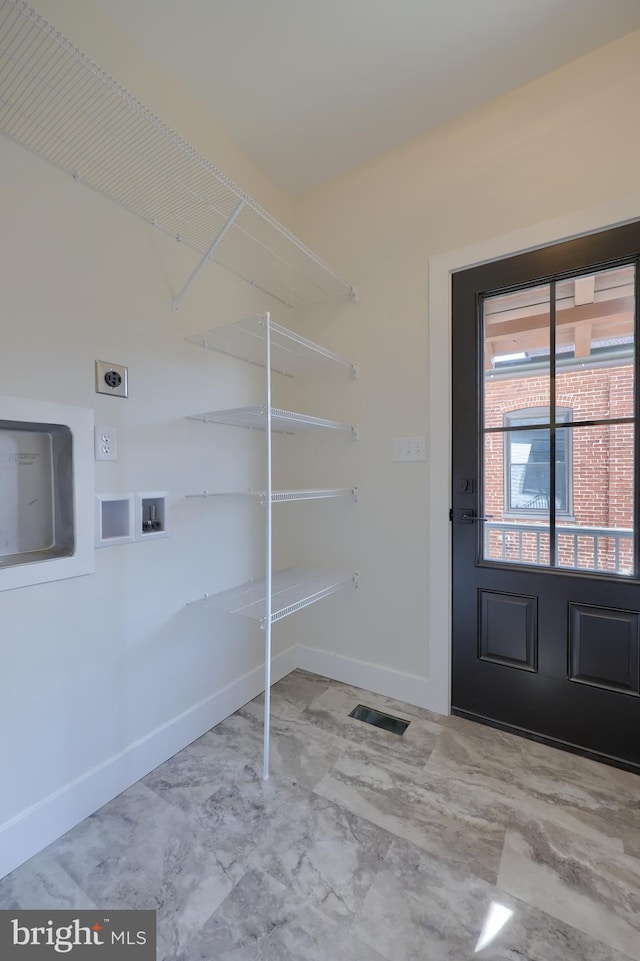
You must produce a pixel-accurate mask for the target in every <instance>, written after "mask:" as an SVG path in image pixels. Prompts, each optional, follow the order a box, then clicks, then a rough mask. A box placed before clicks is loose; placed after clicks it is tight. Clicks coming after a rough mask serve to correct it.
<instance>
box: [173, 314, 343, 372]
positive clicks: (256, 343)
mask: <svg viewBox="0 0 640 961" xmlns="http://www.w3.org/2000/svg"><path fill="white" fill-rule="evenodd" d="M269 326H270V330H271V369H272V370H275V371H277V372H278V373H280V374H286V375H287V376H289V377H296V376H297V375H299V374H310V373H323V372H326V371H331V370H340V369H344V368H346V369H348V370H351V371H352V373H353V374H354V375H355V374H356V372H357V365H356V364H355V363H353V362H352V361H349V360H346V358H344V357H341V356H340V355H339V354H334V353H333V352H332V351H330V350H327V349H326V348H325V347H321V346H320V345H319V344H315V343H314V342H313V341H312V340H307V338H306V337H302V336H301V335H300V334H296V333H295V332H294V331H292V330H288V329H287V328H286V327H281V326H280V324H274V323H273V321H271V322H270V324H269ZM266 330H267V326H266V320H265V318H264V317H263V316H258V317H249V318H247V319H246V320H239V321H236V322H235V323H232V324H225V325H224V326H222V327H213V328H211V329H210V330H204V331H202V332H201V333H198V334H192V335H191V336H190V337H186V338H185V340H188V341H189V342H190V343H193V344H198V345H199V346H200V347H207V348H209V349H210V350H216V351H219V352H220V353H222V354H229V355H231V356H232V357H239V358H240V359H241V360H246V361H247V362H248V363H250V364H257V365H258V366H260V367H264V366H265V338H266Z"/></svg>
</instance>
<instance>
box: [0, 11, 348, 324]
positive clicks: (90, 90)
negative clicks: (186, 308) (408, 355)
mask: <svg viewBox="0 0 640 961" xmlns="http://www.w3.org/2000/svg"><path fill="white" fill-rule="evenodd" d="M0 131H2V132H3V133H5V134H6V135H7V136H8V137H11V138H12V139H13V140H15V141H17V142H18V143H20V144H22V145H24V146H25V147H28V148H29V149H31V150H33V151H35V153H37V154H39V155H40V156H41V157H43V158H45V159H46V160H49V161H50V162H51V163H54V164H55V165H56V166H58V167H60V168H62V169H63V170H65V171H67V172H68V173H70V174H71V175H72V176H73V177H74V179H75V180H77V181H79V182H81V183H84V184H86V185H88V186H89V187H92V188H93V189H94V190H97V191H98V192H99V193H101V194H103V195H104V196H106V197H108V198H110V199H111V200H113V201H115V202H116V203H118V204H120V205H121V206H122V207H125V208H126V209H127V210H129V211H131V212H132V213H134V214H136V215H137V216H139V217H142V218H143V220H146V221H147V222H149V223H151V224H153V225H154V226H156V227H158V229H160V230H163V231H165V232H166V233H168V234H170V235H171V236H173V237H176V238H177V239H179V240H180V241H181V242H182V243H184V244H186V245H187V246H189V247H191V248H193V250H195V251H198V253H200V254H201V255H202V257H203V260H202V261H201V263H200V264H199V265H198V267H197V268H196V271H197V270H198V269H199V267H200V266H202V265H203V263H204V262H205V260H208V259H210V260H214V261H215V262H216V263H218V264H220V265H221V266H223V267H226V268H227V269H228V270H230V271H232V272H233V273H235V274H237V275H238V276H240V277H243V278H244V279H245V280H247V281H249V282H250V283H251V284H253V285H254V286H255V287H258V288H259V289H260V290H263V291H266V292H267V293H269V294H271V295H272V296H273V297H275V298H276V299H277V300H279V301H281V302H282V303H284V304H287V305H288V306H292V307H299V306H304V305H305V304H310V303H316V302H319V301H322V300H325V299H328V298H331V297H336V296H339V295H344V294H348V293H351V294H352V295H354V294H355V291H354V288H353V287H352V286H351V284H349V283H348V282H347V281H346V280H344V279H343V278H342V277H341V276H340V275H339V274H338V273H337V272H336V271H335V270H334V269H333V268H332V267H330V266H329V265H328V264H326V263H325V262H324V261H323V260H321V258H320V257H318V256H317V255H316V254H314V253H313V251H311V250H310V249H309V248H308V247H306V246H305V245H304V244H303V243H302V242H301V241H300V240H299V239H298V238H297V237H295V236H294V234H292V233H291V232H290V231H289V230H287V228H286V227H284V226H283V225H282V224H281V223H279V222H278V221H277V220H275V219H274V218H273V217H272V216H271V215H270V214H269V213H267V211H266V210H264V209H263V208H262V207H261V206H260V205H259V204H258V203H256V201H255V200H253V199H252V198H251V197H250V196H249V195H248V194H246V193H244V192H243V191H242V190H240V188H239V187H237V186H236V185H235V184H234V183H233V182H232V181H231V180H229V178H228V177H226V176H225V175H224V174H223V173H222V172H221V171H220V170H218V169H217V167H215V166H214V165H213V164H212V163H211V162H210V161H209V160H207V159H206V158H205V157H204V156H202V155H201V154H200V153H198V152H197V151H196V150H195V149H194V148H193V147H191V146H190V145H189V144H188V143H187V142H186V141H184V140H183V139H182V138H181V137H180V136H179V135H178V134H177V133H175V132H174V131H173V130H171V128H170V127H168V126H167V125H166V124H165V123H163V122H162V121H161V120H160V119H159V118H158V117H157V116H155V114H153V113H152V112H151V111H150V110H148V109H147V108H146V107H145V106H144V104H142V103H141V102H140V101H139V100H137V99H136V98H135V97H134V96H133V95H132V94H131V93H129V92H128V91H127V90H126V89H125V88H124V87H122V86H121V85H120V84H119V83H118V82H117V81H116V80H114V79H113V78H112V77H111V76H109V75H108V74H107V73H105V71H104V70H102V69H101V68H100V67H99V66H98V65H97V64H96V63H94V62H93V61H92V60H91V59H90V58H89V57H87V56H86V55H85V54H84V53H82V51H81V50H79V49H78V48H77V47H76V46H75V45H74V44H73V43H72V42H71V41H70V40H68V39H67V38H66V37H65V36H64V35H63V34H61V33H60V32H59V31H57V30H56V29H55V28H54V27H53V26H52V25H51V24H50V23H48V21H47V20H45V19H44V18H43V17H42V16H40V14H38V13H37V12H36V11H35V10H33V9H32V8H31V7H30V6H29V5H28V4H27V3H25V2H24V0H0ZM196 271H194V274H192V276H191V277H190V278H189V280H188V281H187V284H185V287H183V289H182V290H181V291H180V292H179V293H178V294H177V295H176V298H175V300H174V306H177V303H178V302H179V300H180V298H181V297H182V294H183V293H184V291H185V289H186V287H187V286H188V284H189V283H190V282H191V280H192V279H193V277H194V276H195V272H196Z"/></svg>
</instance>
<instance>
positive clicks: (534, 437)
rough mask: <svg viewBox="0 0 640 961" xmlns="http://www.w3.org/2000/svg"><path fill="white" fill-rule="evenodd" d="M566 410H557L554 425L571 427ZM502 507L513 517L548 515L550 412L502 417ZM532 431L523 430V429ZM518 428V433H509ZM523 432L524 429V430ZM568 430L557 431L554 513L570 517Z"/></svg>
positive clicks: (538, 409) (532, 410)
mask: <svg viewBox="0 0 640 961" xmlns="http://www.w3.org/2000/svg"><path fill="white" fill-rule="evenodd" d="M571 420H572V411H571V409H570V408H568V407H560V408H558V409H557V410H556V423H557V424H561V423H570V422H571ZM504 422H505V427H506V428H507V431H508V433H505V452H504V453H505V504H506V507H507V511H508V512H509V513H514V514H523V513H526V514H529V513H533V514H535V513H536V512H538V511H539V512H540V513H541V514H542V513H544V515H545V516H547V515H548V513H549V507H550V461H551V454H550V446H551V438H550V431H549V428H548V426H545V423H546V424H547V425H548V423H549V409H548V408H543V407H536V408H527V409H525V410H515V411H511V412H510V413H509V414H505V418H504ZM529 424H531V425H534V424H535V425H537V426H536V427H533V426H532V427H531V430H526V427H527V426H528V425H529ZM511 427H518V428H521V429H520V430H513V431H510V430H509V428H511ZM522 428H525V429H524V430H523V429H522ZM570 433H571V432H570V431H569V430H563V429H562V428H558V427H556V511H557V513H558V514H561V515H562V514H564V515H569V514H570V513H571V509H572V507H571V437H570Z"/></svg>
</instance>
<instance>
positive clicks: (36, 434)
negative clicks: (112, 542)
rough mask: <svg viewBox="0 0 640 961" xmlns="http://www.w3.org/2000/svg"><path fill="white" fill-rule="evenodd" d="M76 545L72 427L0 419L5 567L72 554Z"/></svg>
mask: <svg viewBox="0 0 640 961" xmlns="http://www.w3.org/2000/svg"><path fill="white" fill-rule="evenodd" d="M74 544H75V524H74V516H73V443H72V436H71V431H70V429H69V428H68V427H67V426H66V425H65V424H41V423H25V422H22V421H12V420H0V566H11V565H14V564H25V563H34V562H35V561H43V560H48V559H50V558H54V557H70V556H71V555H72V554H73V549H74Z"/></svg>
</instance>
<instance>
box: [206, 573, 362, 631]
mask: <svg viewBox="0 0 640 961" xmlns="http://www.w3.org/2000/svg"><path fill="white" fill-rule="evenodd" d="M350 584H352V585H354V586H356V587H357V586H358V575H357V574H353V573H351V574H348V573H345V572H344V571H342V572H338V571H326V570H318V569H316V568H308V567H294V568H289V569H288V570H284V571H279V572H278V573H277V574H274V575H273V577H272V580H271V623H272V624H273V623H274V622H275V621H280V620H282V619H283V618H284V617H289V615H290V614H295V613H296V611H301V610H302V609H303V608H305V607H309V606H310V605H311V604H315V603H316V602H317V601H321V600H322V599H323V598H324V597H329V595H330V594H335V593H336V591H339V590H341V589H342V588H343V587H347V586H349V585H350ZM189 606H203V607H214V608H216V609H217V610H221V611H224V612H225V613H226V614H238V615H240V616H241V617H249V618H251V619H252V620H255V621H259V622H260V626H261V627H264V626H265V624H266V620H267V615H266V581H265V579H264V578H261V579H260V580H257V581H248V582H247V583H246V584H242V585H241V586H239V587H232V588H231V589H230V590H228V591H221V592H220V593H217V594H205V596H204V597H200V598H198V599H197V600H195V601H191V602H190V603H189Z"/></svg>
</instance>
